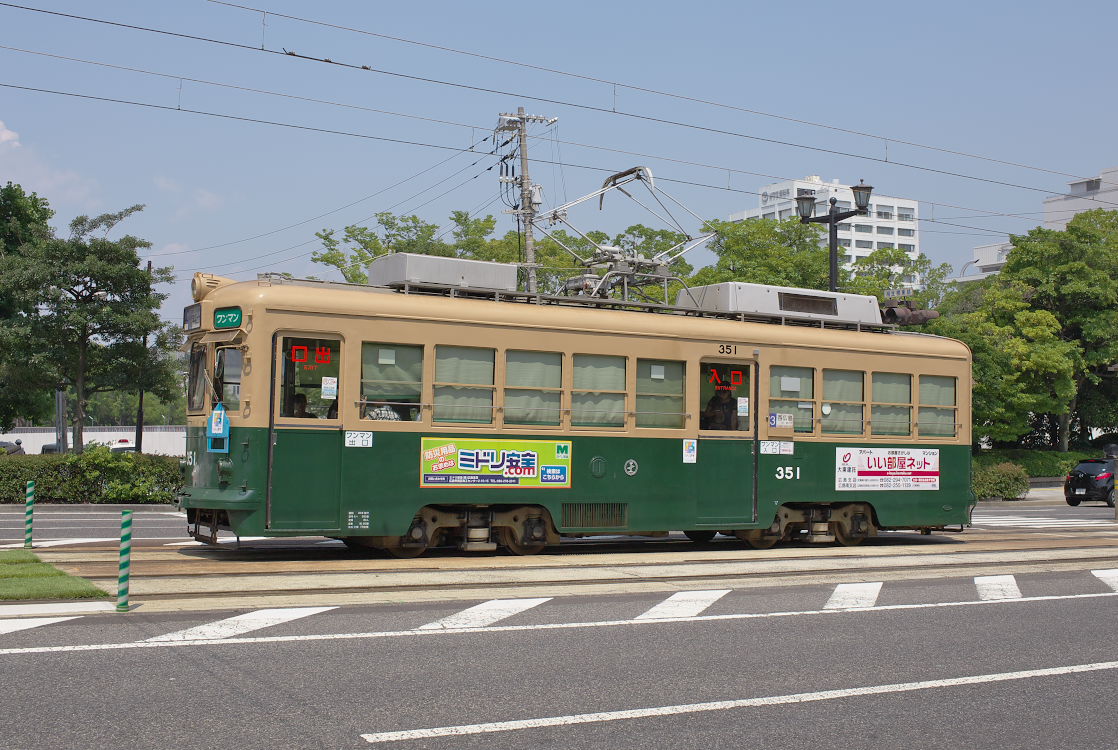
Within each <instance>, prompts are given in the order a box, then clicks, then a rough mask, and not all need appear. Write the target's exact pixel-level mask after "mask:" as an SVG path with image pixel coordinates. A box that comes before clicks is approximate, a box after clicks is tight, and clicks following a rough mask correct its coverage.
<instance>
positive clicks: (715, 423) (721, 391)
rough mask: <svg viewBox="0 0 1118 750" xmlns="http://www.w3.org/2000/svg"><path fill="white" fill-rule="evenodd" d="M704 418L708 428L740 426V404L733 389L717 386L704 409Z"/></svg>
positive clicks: (734, 427)
mask: <svg viewBox="0 0 1118 750" xmlns="http://www.w3.org/2000/svg"><path fill="white" fill-rule="evenodd" d="M703 420H704V423H705V425H706V429H708V430H736V429H737V428H738V404H737V399H735V398H734V394H733V391H732V390H731V389H730V388H728V387H725V386H723V387H721V388H717V389H716V390H715V391H714V395H713V396H711V397H710V401H707V408H705V409H703Z"/></svg>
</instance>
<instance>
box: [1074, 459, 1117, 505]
mask: <svg viewBox="0 0 1118 750" xmlns="http://www.w3.org/2000/svg"><path fill="white" fill-rule="evenodd" d="M1116 462H1118V459H1113V458H1088V459H1086V460H1085V461H1080V462H1079V464H1077V465H1076V467H1075V468H1074V469H1072V470H1071V471H1070V472H1068V476H1067V479H1065V480H1064V499H1065V500H1067V501H1068V505H1079V503H1081V502H1083V501H1084V500H1102V501H1103V502H1104V503H1106V504H1107V505H1109V506H1110V507H1111V508H1113V507H1114V464H1115V463H1116Z"/></svg>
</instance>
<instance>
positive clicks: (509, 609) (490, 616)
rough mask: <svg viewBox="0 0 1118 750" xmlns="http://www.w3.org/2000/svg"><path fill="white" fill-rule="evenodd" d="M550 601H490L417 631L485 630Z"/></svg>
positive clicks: (546, 599) (424, 626) (436, 621)
mask: <svg viewBox="0 0 1118 750" xmlns="http://www.w3.org/2000/svg"><path fill="white" fill-rule="evenodd" d="M549 601H551V597H550V596H549V597H547V598H545V599H490V600H489V601H487V602H482V603H481V604H476V605H474V606H473V607H468V608H466V609H464V610H462V611H461V612H456V613H455V614H453V615H451V616H450V617H444V618H442V619H441V620H435V621H434V622H429V623H427V624H426V625H420V626H419V627H418V628H416V630H450V629H453V628H483V627H485V626H486V625H492V624H493V623H495V622H499V621H501V620H504V619H505V618H506V617H512V616H513V615H516V614H520V613H521V612H524V611H525V610H529V609H531V608H532V607H538V606H539V605H541V604H543V603H544V602H549Z"/></svg>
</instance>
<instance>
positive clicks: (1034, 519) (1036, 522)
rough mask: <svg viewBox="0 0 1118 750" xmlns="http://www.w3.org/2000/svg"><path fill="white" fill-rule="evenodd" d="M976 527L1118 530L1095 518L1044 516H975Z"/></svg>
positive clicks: (1115, 525) (973, 522)
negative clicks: (1104, 528)
mask: <svg viewBox="0 0 1118 750" xmlns="http://www.w3.org/2000/svg"><path fill="white" fill-rule="evenodd" d="M972 525H974V526H1010V527H1018V528H1028V529H1053V528H1069V529H1073V528H1103V527H1109V528H1112V529H1115V530H1118V524H1115V523H1114V521H1107V520H1102V519H1094V518H1080V519H1075V518H1048V517H1044V516H1012V515H1009V516H980V515H975V516H974V519H973V520H972Z"/></svg>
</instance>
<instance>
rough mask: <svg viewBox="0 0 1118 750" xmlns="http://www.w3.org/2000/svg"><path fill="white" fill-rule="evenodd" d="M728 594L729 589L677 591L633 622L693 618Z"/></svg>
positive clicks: (635, 618)
mask: <svg viewBox="0 0 1118 750" xmlns="http://www.w3.org/2000/svg"><path fill="white" fill-rule="evenodd" d="M728 593H730V589H723V590H719V591H677V592H676V593H674V594H672V595H671V596H669V597H668V598H667V599H665V600H664V601H662V602H660V603H659V604H657V605H656V606H655V607H652V608H651V609H649V610H648V611H647V612H645V613H644V614H640V615H637V616H636V617H634V618H633V619H634V620H663V619H665V618H669V617H695V616H697V615H700V614H702V613H703V612H704V611H706V609H707V607H709V606H710V605H712V604H714V603H715V602H716V601H718V600H719V599H721V598H722V597H724V596H726V594H728Z"/></svg>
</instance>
